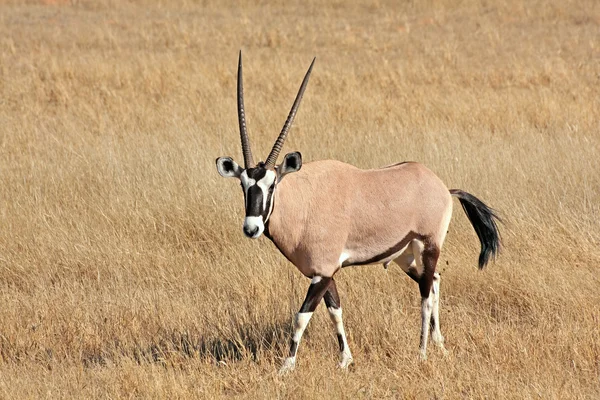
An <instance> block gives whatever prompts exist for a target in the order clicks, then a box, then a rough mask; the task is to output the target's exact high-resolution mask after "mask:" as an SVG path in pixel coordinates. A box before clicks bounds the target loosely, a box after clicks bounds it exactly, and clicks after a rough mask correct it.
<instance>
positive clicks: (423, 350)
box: [419, 295, 433, 360]
mask: <svg viewBox="0 0 600 400" xmlns="http://www.w3.org/2000/svg"><path fill="white" fill-rule="evenodd" d="M432 297H433V296H431V295H429V297H427V298H426V299H425V298H422V299H421V347H420V349H419V352H420V356H421V360H426V359H427V339H429V323H430V321H431V312H432V311H433V298H432Z"/></svg>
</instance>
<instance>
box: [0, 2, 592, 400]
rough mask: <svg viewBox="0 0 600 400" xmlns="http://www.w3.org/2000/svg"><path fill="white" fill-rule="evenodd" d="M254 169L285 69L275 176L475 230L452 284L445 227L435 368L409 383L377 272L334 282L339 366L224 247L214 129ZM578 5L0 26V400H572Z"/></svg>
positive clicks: (201, 10) (586, 353) (88, 14)
mask: <svg viewBox="0 0 600 400" xmlns="http://www.w3.org/2000/svg"><path fill="white" fill-rule="evenodd" d="M240 48H241V49H243V51H244V54H245V89H246V107H247V113H248V123H249V128H250V133H251V140H252V144H253V148H254V152H255V154H256V156H257V157H259V156H260V157H261V158H264V157H265V156H266V154H267V152H268V150H269V148H270V146H271V145H272V143H273V140H274V139H275V137H276V135H277V134H278V133H279V130H280V128H281V126H282V124H283V122H284V119H285V116H286V115H287V112H288V110H289V107H290V105H291V103H292V101H293V98H294V95H295V93H296V90H297V88H298V85H299V84H300V81H301V79H302V75H303V74H304V72H305V70H306V68H307V67H308V64H309V63H310V60H311V59H312V57H313V56H316V57H317V63H316V65H315V70H314V72H313V76H312V79H311V82H310V84H309V87H308V90H307V93H306V95H305V98H304V101H303V104H302V107H301V109H300V112H299V114H298V116H297V118H296V122H295V125H294V128H293V129H292V131H291V134H290V136H289V139H288V141H287V143H286V149H285V150H288V151H292V150H300V151H302V153H303V156H304V160H305V162H306V161H310V160H319V159H325V158H336V159H339V160H343V161H346V162H349V163H352V164H355V165H357V166H360V167H365V168H370V167H377V166H381V165H385V164H389V163H392V162H397V161H402V160H415V161H420V162H423V163H424V164H426V165H428V166H429V167H430V168H431V169H433V170H434V171H435V172H436V173H437V174H438V175H439V176H440V177H441V178H442V179H443V180H444V181H445V182H446V183H447V185H448V187H450V188H461V189H464V190H467V191H469V192H471V193H473V194H475V195H477V196H479V197H480V198H482V199H483V200H484V201H485V202H487V203H488V204H489V205H491V206H493V207H494V208H496V209H498V210H499V211H500V213H501V215H502V216H503V217H504V219H505V221H506V224H505V225H504V226H502V234H503V239H504V246H505V247H504V251H503V253H502V254H501V256H500V257H499V258H498V260H497V262H496V263H495V264H492V265H490V266H489V267H488V268H487V269H486V270H485V271H483V272H479V271H477V268H476V260H477V255H478V252H479V243H478V241H477V238H476V236H475V234H474V232H473V230H472V228H471V227H470V225H469V223H468V221H467V219H466V217H465V216H464V214H463V212H462V210H461V209H460V207H459V206H458V203H457V204H456V205H455V211H454V217H453V222H452V223H451V225H450V233H449V235H448V239H447V241H446V245H445V248H444V250H443V252H442V256H441V259H440V265H439V270H440V271H441V272H442V277H443V279H442V304H441V321H442V331H443V333H444V335H445V337H446V344H447V348H448V349H449V351H450V355H449V356H447V357H443V356H442V354H441V353H440V352H439V351H437V349H435V347H431V348H430V351H429V360H428V361H427V362H424V363H420V362H418V357H417V354H418V350H417V348H418V336H419V318H420V311H419V295H418V290H417V287H416V285H415V284H414V283H413V282H412V281H410V280H409V279H408V278H407V277H406V276H405V275H404V274H403V273H402V272H401V271H400V270H399V268H390V269H389V270H387V271H385V270H384V269H383V268H381V266H370V267H362V268H348V269H346V270H344V271H342V272H341V273H339V274H338V275H337V280H338V287H339V289H340V294H341V297H342V304H343V307H344V311H345V323H346V330H347V332H348V335H349V342H350V346H351V349H352V351H353V354H354V358H355V367H354V368H353V370H352V371H350V372H348V373H343V372H341V371H338V370H336V368H335V365H336V361H337V349H336V347H337V346H336V340H335V335H334V331H333V327H332V326H331V324H330V322H329V319H328V316H327V312H326V310H325V308H324V307H322V306H321V307H320V308H319V309H318V310H317V312H316V313H315V317H314V318H313V319H312V321H311V323H310V325H309V327H308V329H307V333H306V335H305V339H304V341H303V343H302V345H301V346H300V350H299V360H298V368H297V371H296V372H295V373H294V374H293V375H291V376H287V377H284V378H280V377H278V376H277V374H276V371H277V368H278V367H279V365H280V362H281V358H282V357H283V356H284V354H285V352H286V350H287V343H288V340H289V334H290V330H291V321H292V315H293V314H294V313H295V312H296V311H297V309H298V308H299V306H300V304H301V302H302V300H303V297H304V294H305V291H306V288H307V286H308V281H307V280H306V279H305V278H303V277H301V275H300V273H299V272H297V271H296V270H295V268H294V267H293V266H292V265H291V264H289V263H288V262H287V261H286V260H285V258H284V257H283V256H281V255H280V254H279V253H278V252H277V250H276V249H275V247H274V246H273V245H272V244H271V243H270V242H269V241H268V240H266V239H264V238H263V239H260V240H259V241H250V240H247V239H245V238H244V237H243V234H242V230H241V225H242V217H243V209H242V208H243V207H242V194H241V192H240V190H239V187H238V185H237V184H236V183H234V182H233V181H229V180H224V179H221V178H220V177H219V176H218V174H217V172H216V170H215V168H214V159H215V158H216V157H217V156H221V155H231V156H233V157H234V158H236V159H237V160H238V161H241V150H240V146H239V139H238V130H237V120H236V118H237V116H236V104H235V101H236V100H235V71H236V63H237V52H238V50H239V49H240ZM599 88H600V3H599V2H597V1H595V0H581V1H564V0H562V1H558V0H557V1H542V0H533V1H528V2H521V1H517V0H505V1H499V2H494V1H476V0H463V1H460V0H448V1H437V0H426V1H402V2H397V1H384V0H382V1H373V2H358V1H331V2H327V3H323V2H320V1H303V2H295V3H291V2H287V1H273V2H267V1H259V2H241V3H239V2H233V1H231V2H219V3H214V4H209V3H208V2H202V1H199V2H194V1H178V2H171V1H128V2H125V1H122V2H121V1H116V0H103V1H73V2H68V1H49V0H47V1H27V2H21V1H12V2H4V3H3V4H2V5H1V6H0V396H1V397H2V398H6V399H12V398H53V399H54V398H71V397H74V398H131V397H154V398H192V397H202V398H213V397H234V396H239V397H251V398H275V397H278V398H286V397H293V398H313V397H326V398H355V397H358V398H371V397H374V398H393V397H403V398H419V399H421V398H448V399H451V398H519V399H521V398H523V399H526V398H543V399H550V398H555V399H563V398H598V397H597V396H599V395H600V308H599V305H600V285H599V284H600V278H599V268H598V265H599V263H600V250H599V247H598V246H599V244H600V229H599V228H600V224H599V221H600V161H599V158H598V155H599V154H600V153H599V152H600V122H599V121H600V89H599Z"/></svg>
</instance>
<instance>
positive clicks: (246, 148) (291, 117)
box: [237, 50, 316, 169]
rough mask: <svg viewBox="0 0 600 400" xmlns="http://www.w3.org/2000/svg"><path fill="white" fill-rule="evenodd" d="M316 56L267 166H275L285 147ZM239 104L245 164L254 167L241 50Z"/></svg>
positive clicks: (238, 88)
mask: <svg viewBox="0 0 600 400" xmlns="http://www.w3.org/2000/svg"><path fill="white" fill-rule="evenodd" d="M315 60H316V58H313V60H312V62H311V63H310V67H308V71H307V72H306V75H304V80H303V81H302V85H300V90H298V94H297V95H296V100H294V104H293V105H292V109H291V110H290V113H289V114H288V117H287V119H286V120H285V124H284V125H283V128H282V129H281V133H280V134H279V137H278V138H277V140H276V141H275V144H274V145H273V148H272V149H271V152H270V153H269V157H267V161H265V168H269V169H272V168H274V167H275V162H276V161H277V157H279V153H280V152H281V148H282V147H283V143H284V142H285V138H286V136H287V134H288V131H289V130H290V127H291V126H292V122H294V117H295V116H296V112H297V111H298V107H299V106H300V101H301V100H302V96H303V95H304V90H305V89H306V85H307V84H308V78H310V73H311V71H312V68H313V65H314V63H315ZM237 105H238V121H239V123H240V137H241V139H242V152H243V153H244V164H245V168H246V169H248V168H252V167H254V166H255V164H254V160H253V158H252V150H250V141H249V140H248V128H247V127H246V113H245V111H244V84H243V79H242V52H241V50H240V59H239V62H238V81H237Z"/></svg>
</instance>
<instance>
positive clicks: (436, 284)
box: [431, 272, 448, 355]
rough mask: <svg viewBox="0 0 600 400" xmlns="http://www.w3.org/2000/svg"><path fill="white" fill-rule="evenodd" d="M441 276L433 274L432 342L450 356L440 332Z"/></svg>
mask: <svg viewBox="0 0 600 400" xmlns="http://www.w3.org/2000/svg"><path fill="white" fill-rule="evenodd" d="M440 280H441V277H440V274H438V273H437V272H435V273H434V274H433V287H432V288H431V296H432V297H433V308H432V311H431V340H432V341H433V343H435V344H436V345H437V346H438V347H439V348H440V349H441V350H442V352H443V353H444V355H446V354H448V351H447V350H446V348H445V347H444V336H443V335H442V331H441V330H440Z"/></svg>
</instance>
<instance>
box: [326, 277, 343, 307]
mask: <svg viewBox="0 0 600 400" xmlns="http://www.w3.org/2000/svg"><path fill="white" fill-rule="evenodd" d="M324 297H325V305H326V306H327V308H340V306H341V303H340V295H339V294H338V291H337V286H336V285H335V281H334V280H333V278H331V283H330V284H329V288H327V292H325V296H324Z"/></svg>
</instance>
